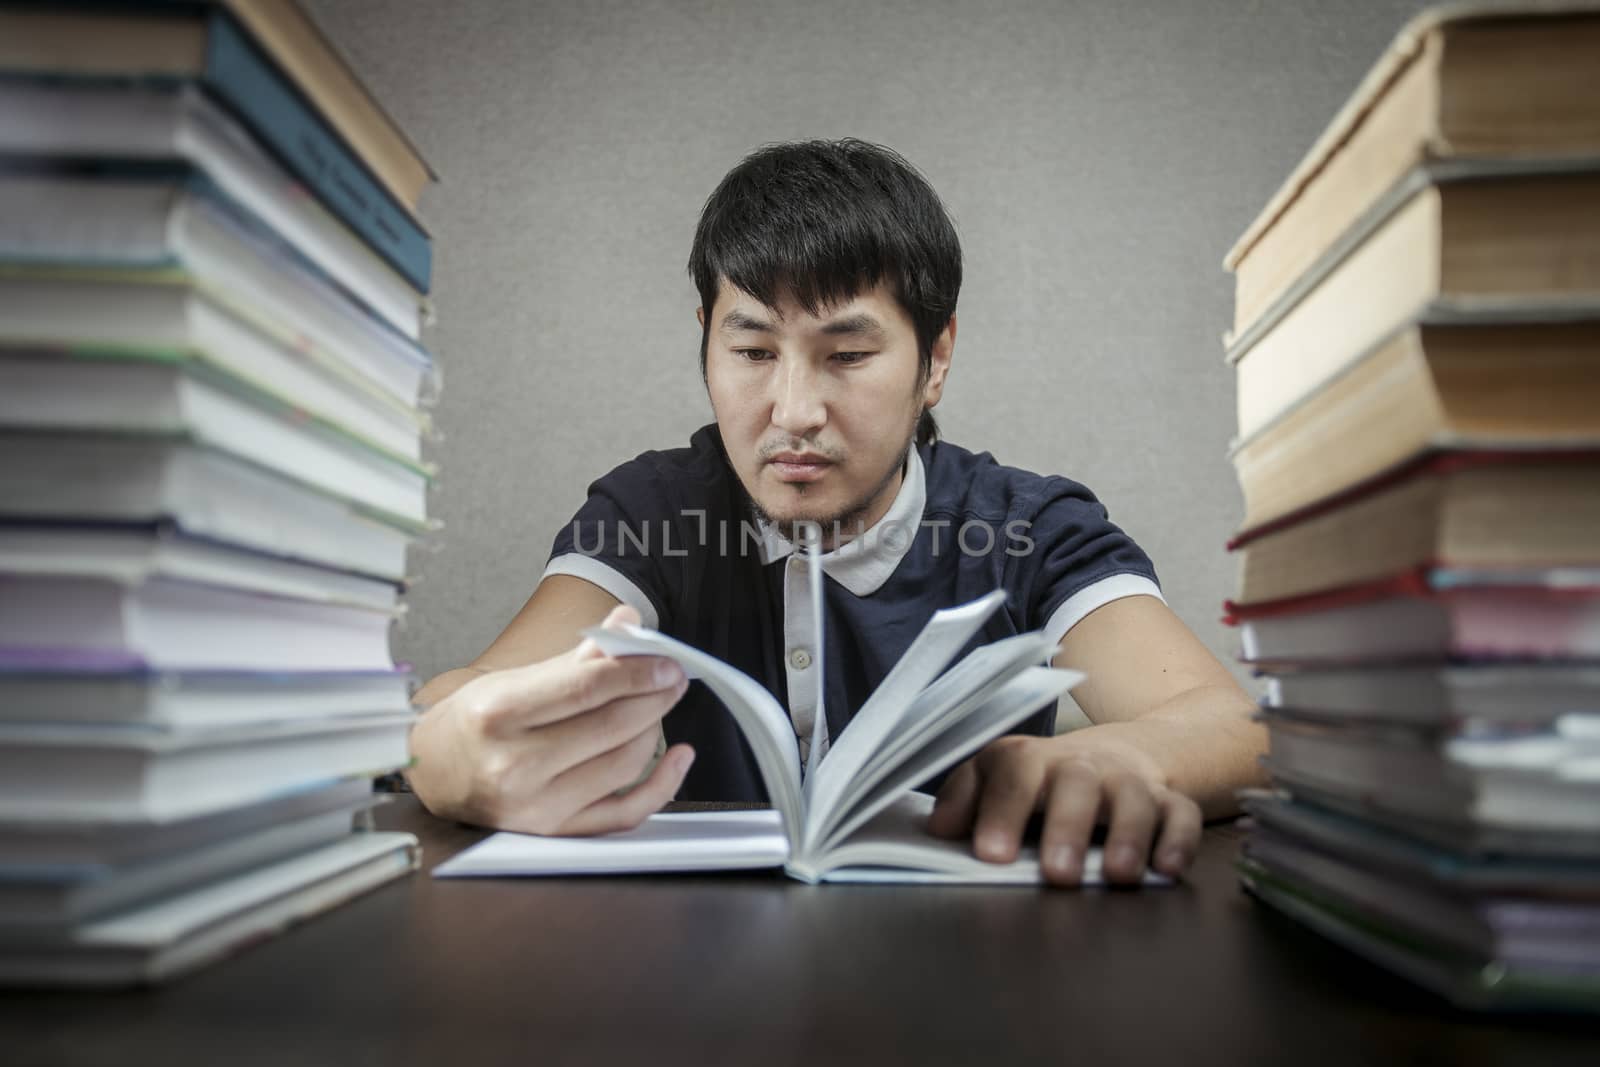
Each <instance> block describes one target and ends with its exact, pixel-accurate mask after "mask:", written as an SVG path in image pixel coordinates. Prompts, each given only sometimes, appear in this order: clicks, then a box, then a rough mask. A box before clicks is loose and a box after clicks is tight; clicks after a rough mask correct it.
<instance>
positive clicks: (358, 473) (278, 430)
mask: <svg viewBox="0 0 1600 1067" xmlns="http://www.w3.org/2000/svg"><path fill="white" fill-rule="evenodd" d="M269 403H270V401H269V400H268V399H267V398H264V397H262V396H260V395H249V396H248V397H247V396H246V395H245V394H243V393H240V392H236V391H234V390H232V389H230V388H224V387H222V386H221V385H219V384H218V383H216V382H212V381H201V380H199V379H197V378H195V377H193V376H192V375H190V374H188V373H185V371H184V370H183V369H182V368H178V367H171V366H165V365H161V364H145V363H83V362H78V361H68V360H55V359H43V360H35V359H0V428H6V429H16V430H68V431H80V432H101V433H122V434H140V435H152V436H162V437H168V438H176V439H180V440H188V441H193V442H194V443H196V444H201V445H205V446H208V447H211V448H215V449H217V450H218V451H221V452H226V453H228V454H229V455H232V456H237V457H238V458H240V459H243V460H245V461H247V462H250V463H254V464H256V465H257V466H261V467H265V468H267V469H268V470H272V471H276V472H278V473H280V474H283V475H285V476H287V477H289V478H292V479H294V480H296V481H299V482H303V483H304V484H307V485H311V486H314V487H315V488H318V489H321V490H322V491H323V492H326V493H329V494H332V495H335V496H340V497H344V498H346V499H349V500H352V501H354V502H356V503H358V504H361V505H363V506H364V507H366V508H368V509H371V510H372V511H373V512H376V513H378V514H381V515H385V516H391V517H392V518H393V521H395V522H397V523H400V524H408V523H409V524H411V525H412V526H413V527H415V528H420V527H421V526H422V525H423V524H424V523H425V522H426V519H427V506H426V504H427V501H426V497H427V489H428V474H427V471H426V470H425V469H424V468H423V467H421V466H419V465H417V464H414V463H411V462H409V461H406V460H403V459H401V458H400V457H398V456H393V455H389V454H385V453H381V452H378V451H376V450H374V449H373V448H371V447H370V446H368V445H365V444H363V443H361V442H360V441H358V440H355V439H353V438H351V437H349V436H347V435H344V434H341V433H339V432H338V431H337V430H336V429H334V428H331V427H328V426H324V425H318V424H316V423H311V422H307V421H305V420H303V419H299V418H297V417H296V416H295V414H294V413H293V412H292V411H290V410H287V409H283V408H277V409H274V408H273V407H270V406H268V405H269Z"/></svg>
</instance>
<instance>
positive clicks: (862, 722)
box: [805, 589, 1005, 847]
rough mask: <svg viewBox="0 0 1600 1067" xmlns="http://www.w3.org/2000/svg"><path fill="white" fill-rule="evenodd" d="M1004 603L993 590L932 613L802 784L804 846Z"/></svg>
mask: <svg viewBox="0 0 1600 1067" xmlns="http://www.w3.org/2000/svg"><path fill="white" fill-rule="evenodd" d="M1003 603H1005V592H1004V591H1003V590H1000V589H996V590H995V591H994V592H992V593H990V594H988V595H987V596H984V597H981V598H979V599H977V600H974V601H972V602H971V603H969V604H963V605H961V606H960V607H955V608H948V609H946V610H944V611H939V612H935V613H934V616H933V618H931V619H929V620H928V625H927V626H925V627H923V629H922V632H921V633H920V634H918V635H917V638H916V640H915V641H913V642H912V643H911V647H910V648H908V649H906V652H905V655H904V656H902V657H901V658H900V662H899V663H896V664H895V665H894V669H893V670H891V671H890V672H889V675H888V677H886V678H885V679H884V680H883V682H882V684H880V685H879V686H878V688H877V689H876V690H874V691H873V694H872V696H870V697H869V698H867V702H866V703H865V704H863V705H862V706H861V710H860V711H858V712H856V714H855V715H854V716H853V717H852V718H851V719H850V726H849V728H848V729H846V730H844V731H843V732H841V733H840V735H839V739H838V740H837V741H836V742H834V744H833V746H832V747H831V748H830V749H829V750H828V755H827V758H826V759H824V760H823V761H822V764H821V766H819V767H818V768H817V771H816V774H815V775H814V776H812V777H811V778H810V779H809V780H808V782H807V783H806V788H807V794H806V802H807V811H806V833H805V841H806V843H807V846H808V847H809V846H810V844H812V843H814V842H815V841H816V840H817V837H816V834H817V833H818V832H819V831H820V830H821V828H822V827H821V823H823V822H825V821H826V820H827V818H828V816H829V813H830V812H831V811H832V810H833V808H834V806H835V805H836V804H837V802H838V800H839V797H840V795H841V794H842V793H843V792H844V791H845V790H846V789H848V788H849V786H850V783H851V782H852V781H853V780H854V778H855V776H856V774H857V773H858V772H859V771H860V770H861V768H862V767H864V766H865V765H866V764H867V763H868V761H870V760H871V759H872V757H873V756H874V755H875V754H877V752H878V749H879V746H880V745H882V744H883V742H884V740H885V739H887V738H888V737H889V736H890V735H891V734H892V733H893V732H894V730H895V728H896V727H897V726H898V725H899V724H900V723H901V721H902V720H903V719H904V718H905V717H906V716H907V714H908V712H910V711H911V710H912V708H913V707H914V703H913V702H914V701H915V699H916V697H917V694H918V693H920V692H922V690H923V689H924V688H925V687H926V686H927V685H928V684H929V683H930V682H932V681H933V680H934V678H935V677H937V676H938V674H939V672H940V671H942V670H944V668H945V666H946V665H947V664H948V663H949V662H950V657H951V656H954V655H955V654H956V653H957V652H958V651H960V650H961V647H962V646H963V645H965V644H966V643H967V642H968V641H969V640H971V639H972V635H973V634H975V633H977V631H978V627H980V626H982V625H983V624H984V622H985V621H986V620H987V619H988V618H989V616H990V615H992V614H994V611H995V609H996V608H998V607H999V606H1000V605H1001V604H1003Z"/></svg>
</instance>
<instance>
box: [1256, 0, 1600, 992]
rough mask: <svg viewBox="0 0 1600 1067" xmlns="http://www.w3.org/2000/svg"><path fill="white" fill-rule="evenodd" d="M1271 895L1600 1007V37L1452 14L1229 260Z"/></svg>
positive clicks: (1574, 29)
mask: <svg viewBox="0 0 1600 1067" xmlns="http://www.w3.org/2000/svg"><path fill="white" fill-rule="evenodd" d="M1226 264H1227V266H1228V267H1229V268H1230V269H1231V270H1233V271H1234V272H1235V276H1236V286H1237V288H1236V313H1235V319H1234V325H1233V329H1232V331H1231V332H1230V334H1229V336H1228V338H1227V340H1226V344H1227V348H1228V360H1229V362H1230V363H1232V364H1233V366H1234V368H1235V370H1236V373H1237V378H1238V418H1239V436H1238V439H1237V442H1236V444H1235V447H1234V452H1233V460H1234V465H1235V468H1236V471H1237V474H1238V477H1239V481H1240V484H1241V486H1242V488H1243V491H1244V498H1245V517H1244V520H1243V523H1242V524H1241V528H1240V532H1239V534H1238V535H1237V536H1236V537H1235V538H1234V540H1233V542H1232V544H1231V545H1230V547H1231V548H1232V549H1233V551H1234V552H1235V553H1236V554H1237V557H1238V563H1239V575H1240V577H1239V585H1238V590H1237V595H1236V598H1235V599H1234V600H1233V601H1231V602H1230V603H1229V604H1228V614H1229V616H1230V618H1231V620H1232V621H1234V622H1235V623H1237V624H1238V626H1239V627H1240V632H1241V639H1242V645H1243V649H1244V657H1245V659H1246V660H1247V661H1248V662H1249V663H1251V664H1253V665H1254V666H1255V667H1256V668H1258V669H1259V670H1260V671H1261V672H1262V673H1263V674H1264V675H1265V676H1266V678H1267V683H1266V685H1267V695H1266V697H1265V699H1264V701H1263V710H1262V716H1263V718H1264V720H1265V722H1266V724H1267V726H1268V729H1269V734H1270V738H1271V752H1270V755H1269V757H1268V768H1269V770H1270V773H1271V776H1272V780H1273V784H1274V788H1273V789H1272V790H1271V791H1270V792H1262V793H1261V794H1259V795H1255V796H1251V797H1249V798H1248V799H1247V805H1246V806H1247V808H1248V809H1249V810H1250V812H1251V813H1252V815H1253V817H1254V829H1253V831H1252V834H1251V836H1250V838H1249V841H1248V844H1247V846H1246V848H1245V850H1244V854H1243V856H1242V858H1241V860H1240V869H1241V872H1242V878H1243V881H1244V884H1245V886H1246V887H1247V888H1248V889H1249V890H1250V891H1251V892H1252V893H1253V894H1255V895H1256V896H1257V897H1259V898H1260V899H1261V900H1263V901H1265V902H1266V903H1267V904H1269V905H1271V906H1272V907H1273V908H1275V909H1277V910H1279V911H1282V912H1285V913H1287V914H1288V915H1290V916H1292V917H1293V918H1295V919H1297V920H1299V921H1300V922H1303V923H1304V924H1305V925H1307V926H1310V927H1312V928H1314V929H1316V930H1318V931H1320V932H1321V933H1323V934H1324V935H1327V936H1328V937H1330V938H1332V939H1334V940H1336V941H1339V942H1341V943H1343V944H1345V945H1347V946H1349V947H1351V948H1353V949H1354V950H1356V951H1357V952H1359V953H1362V954H1364V955H1366V956H1368V957H1370V958H1371V959H1373V960H1375V961H1377V962H1378V963H1379V964H1381V965H1383V966H1385V967H1388V968H1391V969H1393V970H1395V971H1397V972H1399V973H1401V974H1403V975H1406V976H1408V977H1409V978H1411V979H1413V980H1415V981H1417V982H1420V983H1422V984H1424V985H1426V986H1428V987H1430V988H1432V989H1434V990H1436V991H1438V992H1440V993H1442V994H1444V995H1445V996H1446V997H1448V998H1450V999H1451V1000H1453V1001H1455V1002H1457V1003H1459V1004H1462V1005H1468V1006H1480V1007H1550V1008H1575V1009H1580V1010H1596V1009H1600V8H1597V7H1596V6H1595V5H1593V4H1578V3H1565V4H1539V5H1529V4H1520V5H1514V6H1513V5H1508V4H1497V5H1477V6H1462V5H1455V6H1452V7H1448V8H1440V9H1434V10H1432V11H1429V12H1427V13H1424V14H1423V15H1421V16H1420V17H1418V18H1417V19H1416V20H1415V21H1413V22H1412V23H1410V24H1409V25H1408V26H1407V27H1406V28H1405V29H1404V30H1403V31H1402V32H1401V33H1400V35H1399V36H1398V38H1397V39H1396V40H1395V42H1394V43H1393V44H1392V45H1391V47H1390V48H1389V49H1388V50H1387V51H1386V53H1385V54H1384V56H1383V57H1382V59H1381V60H1380V61H1379V63H1378V64H1377V66H1376V68H1375V69H1374V70H1373V71H1372V72H1371V73H1370V74H1369V75H1368V77H1367V78H1366V80H1365V81H1364V82H1363V83H1362V84H1361V86H1360V87H1359V88H1358V90H1357V91H1356V94H1355V96H1354V98H1353V99H1352V100H1351V101H1350V102H1349V103H1348V104H1347V105H1346V106H1345V108H1344V110H1343V111H1341V112H1340V113H1339V115H1338V116H1337V117H1336V118H1335V120H1334V122H1333V124H1332V125H1331V126H1330V127H1329V129H1328V130H1327V131H1326V132H1325V133H1324V134H1323V136H1322V138H1321V139H1320V140H1319V141H1318V142H1317V144H1316V145H1315V146H1314V147H1313V148H1312V150H1311V152H1310V153H1309V154H1308V155H1307V157H1306V158H1305V160H1304V161H1303V162H1302V163H1301V164H1300V166H1299V167H1298V168H1297V169H1296V170H1295V171H1294V173H1293V174H1292V175H1291V177H1290V178H1289V180H1288V181H1287V182H1286V183H1285V184H1284V186H1283V187H1282V188H1281V189H1280V191H1279V192H1278V193H1277V195H1276V196H1274V197H1273V199H1272V201H1271V202H1270V203H1269V204H1268V205H1267V207H1266V209H1265V210H1264V211H1263V212H1262V213H1261V215H1260V216H1259V217H1258V218H1257V219H1256V221H1255V222H1254V223H1253V224H1252V225H1251V226H1250V228H1249V229H1248V230H1247V232H1246V233H1245V234H1244V236H1243V237H1242V238H1241V239H1240V240H1239V242H1238V243H1237V244H1236V245H1235V247H1234V248H1233V250H1232V251H1231V252H1230V253H1229V255H1228V258H1227V261H1226Z"/></svg>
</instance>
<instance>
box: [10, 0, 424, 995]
mask: <svg viewBox="0 0 1600 1067" xmlns="http://www.w3.org/2000/svg"><path fill="white" fill-rule="evenodd" d="M431 179H432V175H431V172H430V171H429V170H428V168H427V165H426V164H425V163H424V162H423V161H422V160H421V158H420V156H418V155H417V153H416V151H415V149H414V148H412V146H411V145H410V144H409V142H407V141H406V139H405V137H404V135H403V134H401V133H400V131H399V130H398V129H397V128H396V127H395V125H394V124H393V122H392V121H391V120H390V119H389V118H388V117H387V116H386V115H385V114H384V113H383V112H382V110H381V109H380V108H379V107H378V106H377V105H376V103H375V102H374V101H373V100H372V99H371V98H370V97H369V96H368V95H367V93H366V91H365V90H364V89H363V88H362V87H361V85H360V83H359V82H358V81H357V80H356V79H355V77H354V76H353V75H352V73H351V72H350V70H349V68H348V67H347V66H345V64H344V63H343V61H342V60H341V59H340V58H339V56H338V54H337V53H336V52H335V51H334V50H333V49H332V48H331V46H330V45H329V44H328V42H327V41H326V40H324V38H323V37H322V36H321V35H320V34H319V33H318V32H317V30H316V28H315V27H314V25H313V24H312V23H311V22H310V21H309V20H308V19H307V17H306V16H305V15H304V13H303V12H301V10H300V9H299V8H298V7H296V6H295V5H294V4H293V3H292V2H288V0H226V2H223V0H217V2H215V3H162V2H158V0H143V2H139V0H133V2H124V3H105V2H100V3H82V4H52V5H40V4H21V3H3V2H0V982H3V983H5V984H76V985H116V984H130V983H139V982H147V981H156V980H160V979H163V978H167V977H170V976H172V975H174V974H178V973H181V972H183V971H185V970H188V969H191V968H193V967H195V966H198V965H200V964H203V963H205V962H207V961H209V960H213V959H216V958H218V957H220V956H223V955H225V954H227V953H229V952H230V951H232V950H233V949H235V948H237V947H239V946H241V945H243V944H247V943H251V942H254V941H257V940H259V939H261V938H262V937H263V936H265V935H267V934H269V933H272V932H275V931H277V930H279V929H282V928H283V927H284V926H286V925H289V924H290V923H293V922H295V921H297V920H299V919H301V918H304V917H307V916H309V915H312V914H315V913H317V912H319V911H322V910H325V909H327V908H329V907H332V906H334V905H336V904H338V903H340V902H342V901H344V900H347V899H349V898H351V897H353V896H355V895H357V894H358V893H361V892H363V891H364V890H366V889H369V888H371V887H374V886H376V885H379V884H381V883H383V882H385V881H388V880H389V879H392V878H394V877H398V876H399V875H401V874H403V873H405V872H407V871H409V870H411V869H412V868H413V867H414V866H415V864H416V841H415V839H414V838H412V837H411V836H410V835H407V834H392V833H379V832H374V831H371V829H370V820H369V819H368V817H367V816H368V809H369V808H370V807H371V805H372V803H373V795H372V779H373V777H374V776H375V775H378V774H382V773H385V772H389V771H393V770H394V769H395V768H397V767H399V766H401V765H403V763H404V762H405V760H406V758H407V757H406V731H407V728H408V726H409V725H410V721H411V717H412V712H411V708H410V701H409V692H410V678H409V676H408V674H407V673H406V672H405V671H404V670H401V669H398V668H397V667H396V665H395V664H394V662H393V660H392V659H391V656H390V653H389V630H390V626H391V623H392V622H393V621H394V619H395V617H396V615H397V614H398V612H399V611H400V610H401V598H400V594H401V589H402V586H403V584H404V579H405V574H406V570H405V563H406V549H407V545H408V544H409V543H410V542H411V541H412V540H413V539H414V538H416V537H417V536H418V535H419V534H421V533H423V532H424V531H425V529H426V528H427V516H426V512H425V508H424V494H425V491H426V489H427V486H428V481H429V472H428V470H427V468H426V467H425V466H424V464H423V463H422V462H421V458H420V444H421V439H422V438H423V436H424V435H425V432H426V430H427V428H428V421H427V417H426V415H425V414H424V408H425V407H426V403H427V401H428V399H429V397H430V395H431V393H432V387H433V383H434V380H435V376H434V371H433V364H432V361H431V359H430V358H429V356H428V354H427V353H426V351H425V350H424V349H423V348H422V347H421V345H420V343H419V335H420V330H421V325H422V317H423V309H424V295H423V294H425V293H426V292H427V289H428V283H429V273H430V241H429V238H428V236H427V234H426V233H425V232H424V230H423V229H422V227H421V225H420V224H419V222H418V220H417V216H416V205H417V200H418V198H419V196H420V194H421V193H422V191H423V189H424V188H425V187H426V186H427V185H428V184H429V182H430V181H431Z"/></svg>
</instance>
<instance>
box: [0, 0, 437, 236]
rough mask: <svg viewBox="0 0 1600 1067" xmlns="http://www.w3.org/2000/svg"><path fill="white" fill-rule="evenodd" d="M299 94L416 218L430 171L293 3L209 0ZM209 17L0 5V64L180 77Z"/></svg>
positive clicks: (187, 71) (197, 53) (192, 66)
mask: <svg viewBox="0 0 1600 1067" xmlns="http://www.w3.org/2000/svg"><path fill="white" fill-rule="evenodd" d="M213 2H214V3H216V4H218V5H219V6H221V7H224V8H226V9H227V10H228V11H229V12H231V13H232V14H233V16H234V17H235V18H236V19H237V20H238V21H239V23H240V24H241V25H242V26H244V28H245V29H246V30H247V31H248V32H249V34H250V36H251V37H252V38H253V39H254V40H255V42H256V44H257V45H258V46H260V48H261V49H262V50H263V51H264V52H265V53H266V54H267V55H268V56H269V57H270V58H271V59H272V61H273V62H274V63H276V64H277V65H278V66H279V67H280V68H282V70H283V71H284V73H285V74H287V75H288V77H289V79H290V80H292V81H293V82H294V83H295V85H296V86H297V87H298V88H299V89H300V91H301V92H303V93H304V94H305V95H306V97H307V98H308V99H309V100H310V102H311V103H312V105H313V106H315V108H316V109H317V110H318V111H319V112H321V114H322V116H323V117H324V118H325V119H326V120H327V121H328V123H329V124H330V125H331V126H332V127H333V128H334V129H335V130H336V131H337V132H338V134H339V135H340V136H341V137H343V138H344V139H345V141H347V142H348V143H349V145H350V147H351V148H352V149H353V150H354V151H355V152H356V154H357V155H359V156H360V157H361V160H362V162H364V163H365V164H366V165H367V167H368V168H370V169H371V171H372V173H373V176H374V177H376V178H377V180H378V181H379V183H380V184H382V186H383V187H384V189H385V190H387V191H388V192H389V193H390V194H391V195H392V196H393V197H394V198H395V200H396V201H397V202H399V203H400V204H401V205H402V206H403V207H404V208H406V210H408V211H409V212H410V213H411V214H412V216H413V218H415V217H416V211H417V204H418V201H420V200H421V199H422V193H423V190H425V189H426V188H427V187H428V186H429V185H430V184H432V183H433V182H434V180H435V179H436V177H437V176H436V175H435V174H434V172H433V168H432V167H430V166H429V165H428V162H427V161H426V160H425V159H423V158H422V155H421V153H420V152H418V151H417V149H416V147H415V146H414V145H413V144H412V143H411V141H410V140H409V139H407V137H406V135H405V133H404V132H402V131H401V129H400V127H399V126H398V125H397V124H396V123H395V121H394V120H393V119H392V118H390V117H389V116H388V114H387V113H385V112H384V110H383V108H381V107H380V106H379V105H378V103H377V101H376V100H374V99H373V98H372V95H371V94H370V93H368V92H367V90H366V88H365V87H364V86H363V85H362V84H361V81H360V79H359V78H357V77H356V75H355V73H354V72H353V71H352V70H351V69H350V67H349V65H348V64H347V63H346V62H345V60H344V57H342V56H341V55H340V54H339V52H338V50H337V49H335V48H334V46H333V45H332V43H330V42H329V41H328V39H327V38H326V37H324V36H323V35H322V33H321V31H319V30H318V29H317V27H316V24H315V23H313V22H312V21H311V19H310V18H309V17H308V16H307V15H306V13H305V12H304V11H302V10H301V9H300V6H299V4H297V3H295V2H294V0H213ZM205 50H206V22H205V20H204V19H201V18H197V17H195V16H194V15H193V14H192V13H186V12H184V11H182V10H178V11H175V12H173V13H171V14H163V13H160V12H152V11H136V12H132V13H128V14H121V13H117V12H113V11H106V10H103V9H90V10H78V11H74V10H60V9H57V10H38V9H28V8H18V9H0V67H3V68H5V69H8V70H12V71H37V72H39V73H43V74H78V75H88V76H104V77H124V76H131V77H162V76H166V77H180V76H191V75H196V74H199V73H200V72H202V71H203V70H204V69H205V61H206V60H205Z"/></svg>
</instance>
